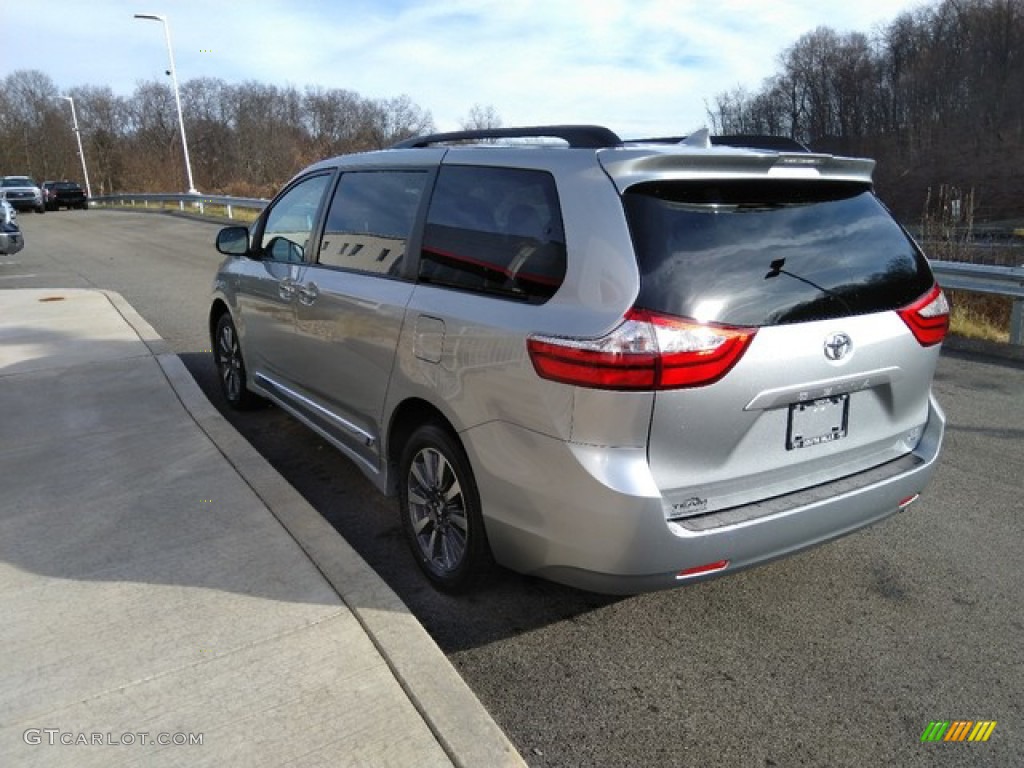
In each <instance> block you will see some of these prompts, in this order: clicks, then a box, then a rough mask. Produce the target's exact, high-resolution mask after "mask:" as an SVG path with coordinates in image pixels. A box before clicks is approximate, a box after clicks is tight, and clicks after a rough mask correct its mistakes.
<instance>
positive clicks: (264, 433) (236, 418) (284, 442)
mask: <svg viewBox="0 0 1024 768" xmlns="http://www.w3.org/2000/svg"><path fill="white" fill-rule="evenodd" d="M179 357H180V358H181V360H182V361H183V362H184V364H185V366H186V368H188V370H189V372H190V373H191V374H192V376H193V378H195V380H196V382H197V383H198V384H199V387H200V388H201V389H202V390H203V392H204V393H205V394H206V396H207V398H208V399H209V400H210V402H211V403H212V404H213V405H214V407H215V408H217V410H218V411H219V412H220V413H221V415H223V416H224V418H225V419H227V421H228V422H229V423H230V424H231V425H232V426H233V427H234V428H235V429H236V430H238V432H239V433H240V434H241V435H242V436H243V437H244V438H245V439H246V440H247V441H248V442H249V443H250V444H251V445H252V446H253V447H254V448H255V449H256V450H257V451H258V452H259V453H260V454H261V455H262V456H263V457H264V458H265V459H266V460H267V461H268V462H269V463H270V464H271V465H272V466H273V467H274V469H276V470H277V471H278V472H279V473H280V474H281V476H282V477H284V479H285V480H287V481H288V482H289V483H290V484H291V485H292V486H293V487H294V488H295V489H296V490H297V491H298V492H299V493H300V494H301V495H302V496H303V497H304V498H305V500H306V501H307V502H308V503H309V504H310V505H311V506H312V507H313V508H314V509H315V510H316V511H317V512H319V513H320V514H321V515H322V516H323V517H324V519H325V520H327V521H328V522H329V523H330V524H331V525H332V526H333V527H334V529H335V530H337V531H338V533H340V534H341V535H342V537H344V538H345V540H346V541H348V543H349V544H350V545H351V546H352V547H353V548H354V549H355V550H356V551H357V552H358V553H359V555H360V556H361V557H362V558H363V559H364V560H365V561H366V562H367V563H368V564H369V565H370V566H371V567H372V568H373V569H374V570H375V571H376V572H377V574H378V575H379V576H380V577H381V578H383V579H384V581H385V582H387V584H388V586H390V587H391V588H392V589H393V590H394V591H395V592H396V593H397V594H398V596H399V597H400V598H401V599H402V601H403V602H405V604H406V605H407V606H408V607H409V608H410V610H412V612H413V613H414V614H415V615H416V618H417V619H418V620H419V621H420V623H421V624H423V626H424V627H425V628H426V629H427V631H428V632H429V633H430V635H431V636H432V637H433V638H434V640H435V641H436V642H437V643H438V645H439V646H440V647H441V649H442V650H443V651H444V652H445V653H448V654H451V653H454V652H457V651H460V650H466V649H469V648H473V647H476V646H480V645H485V644H488V643H491V642H493V641H495V640H499V639H502V638H505V637H509V636H512V635H517V634H520V633H523V632H528V631H530V630H533V629H536V628H538V627H542V626H545V625H547V624H552V623H556V622H559V621H562V620H564V619H567V618H571V617H574V616H578V615H580V614H583V613H587V612H590V611H593V610H596V609H598V608H602V607H604V606H607V605H610V604H612V603H615V602H617V601H619V600H622V599H623V598H621V597H614V596H608V595H599V594H594V593H590V592H584V591H581V590H577V589H572V588H570V587H565V586H562V585H560V584H555V583H553V582H549V581H546V580H543V579H538V578H533V577H529V576H523V575H520V574H517V573H513V572H512V571H508V570H506V569H504V568H500V567H496V568H495V569H494V571H493V572H492V573H491V574H489V575H488V577H487V578H485V579H484V580H483V581H482V582H481V583H479V584H477V585H475V587H474V588H473V589H472V590H470V591H468V592H466V593H464V594H458V595H451V594H445V593H442V592H439V591H437V590H436V589H434V588H433V586H431V585H430V584H429V583H428V582H427V580H426V578H425V577H424V576H423V575H422V574H421V573H420V571H419V568H418V567H417V565H416V563H415V561H414V560H413V557H412V554H411V553H410V551H409V548H408V546H407V544H406V542H405V539H404V537H403V533H402V529H401V525H400V522H399V518H398V511H397V503H396V501H395V500H394V499H391V498H386V497H384V496H382V495H381V494H380V493H379V492H378V491H377V490H376V488H374V487H373V485H372V484H371V483H370V482H369V481H368V480H367V479H366V478H365V477H364V476H363V475H362V473H361V472H359V470H358V469H356V468H355V466H354V465H353V464H352V463H351V462H349V461H348V460H347V459H346V458H345V457H344V456H342V455H341V454H340V453H339V452H338V451H337V450H335V449H334V448H333V447H332V446H331V445H330V444H329V443H327V442H326V441H325V440H323V439H322V438H321V437H320V436H319V435H316V434H315V433H313V432H312V431H311V430H309V429H308V428H307V427H305V426H304V425H302V424H300V423H299V422H298V421H296V420H295V419H293V418H292V417H291V416H289V415H288V414H287V413H285V412H284V411H282V410H281V409H278V408H276V407H274V406H272V405H269V404H268V405H267V406H266V407H264V408H258V409H256V410H254V411H243V412H239V411H234V410H232V409H230V408H229V407H228V405H227V403H226V401H225V400H224V398H223V396H222V395H221V392H220V389H219V383H218V381H217V374H216V369H215V367H214V364H213V359H212V356H211V355H210V354H209V353H184V354H181V355H179Z"/></svg>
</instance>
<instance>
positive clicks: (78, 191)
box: [42, 181, 89, 211]
mask: <svg viewBox="0 0 1024 768" xmlns="http://www.w3.org/2000/svg"><path fill="white" fill-rule="evenodd" d="M42 190H43V205H44V206H45V207H46V210H48V211H56V210H57V209H59V208H69V209H70V208H81V209H82V210H83V211H84V210H88V208H89V198H88V197H86V194H85V190H84V189H82V187H81V185H80V184H78V182H75V181H44V182H43V187H42Z"/></svg>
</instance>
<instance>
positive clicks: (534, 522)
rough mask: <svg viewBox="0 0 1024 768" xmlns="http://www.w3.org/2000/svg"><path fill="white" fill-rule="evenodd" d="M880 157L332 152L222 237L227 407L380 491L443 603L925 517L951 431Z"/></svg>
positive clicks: (623, 584)
mask: <svg viewBox="0 0 1024 768" xmlns="http://www.w3.org/2000/svg"><path fill="white" fill-rule="evenodd" d="M517 142H518V143H517ZM873 168H874V162H873V161H871V160H864V159H854V158H845V157H835V156H832V155H821V154H812V153H810V152H809V151H807V149H806V148H805V147H803V146H802V145H799V144H797V143H795V142H791V141H788V140H785V141H782V142H779V141H775V140H773V141H770V142H769V141H766V140H765V139H764V137H750V136H734V137H728V136H726V137H712V136H709V135H708V133H707V131H701V132H698V133H697V134H695V135H692V136H690V137H686V138H685V139H683V140H682V141H680V140H679V139H678V138H677V139H674V140H669V139H645V140H643V141H632V142H631V141H623V140H622V139H620V138H619V137H618V136H616V135H615V134H614V133H613V132H612V131H610V130H608V129H607V128H603V127H600V126H547V127H538V128H508V129H494V130H482V131H466V132H459V133H451V134H439V135H434V136H427V137H420V138H417V139H411V140H409V141H406V142H402V143H400V144H398V145H396V146H395V147H392V148H391V149H386V150H382V151H377V152H369V153H365V154H357V155H348V156H341V157H335V158H333V159H328V160H324V161H322V162H319V163H316V164H315V165H312V166H310V167H309V168H307V169H305V170H304V171H302V172H301V173H299V174H298V175H297V176H296V177H295V178H294V179H293V180H292V181H291V182H290V183H289V184H288V185H287V186H286V187H285V188H284V189H283V190H282V191H281V193H280V194H279V195H278V196H277V197H276V198H275V199H274V200H273V201H271V203H270V204H269V205H268V206H267V208H266V209H265V210H264V212H263V213H262V214H261V216H260V218H259V219H258V220H257V222H256V223H255V224H254V225H253V227H252V229H251V230H247V229H245V228H244V227H228V228H226V229H223V230H221V232H220V233H219V235H218V237H217V248H218V250H219V251H220V252H221V253H223V254H225V255H226V256H227V258H226V259H225V260H224V261H223V263H222V264H221V266H220V269H219V271H218V272H217V275H216V278H215V280H214V286H213V296H212V302H211V306H210V311H209V314H208V317H207V322H208V327H209V330H210V335H211V340H212V346H213V353H214V358H215V363H216V366H217V369H218V373H219V378H220V382H221V387H222V390H223V393H224V396H225V398H226V399H227V401H228V403H229V404H231V405H232V406H233V407H236V408H245V407H247V406H249V405H251V404H252V403H253V402H254V400H256V399H257V397H262V398H268V399H270V400H272V401H273V402H274V403H276V404H277V405H279V406H280V407H282V408H284V409H285V410H287V411H288V412H290V413H291V414H292V415H293V416H295V417H296V418H297V419H299V420H300V421H302V422H303V423H305V424H306V425H307V426H309V427H311V428H312V429H313V430H315V431H316V432H318V433H319V434H320V435H322V436H323V437H324V438H325V439H326V440H328V441H329V442H330V443H332V444H333V445H334V446H336V447H337V448H338V449H339V450H340V451H341V452H343V453H344V454H345V455H346V456H348V457H349V458H350V459H351V460H352V461H353V462H354V464H355V465H356V466H357V467H358V468H359V469H360V470H361V471H362V472H363V473H364V474H365V475H366V476H367V477H368V478H369V479H370V480H371V481H372V482H373V484H374V485H375V486H376V487H377V488H378V489H379V490H380V491H382V492H384V493H387V494H391V495H394V496H397V498H398V507H399V514H400V519H401V524H402V528H403V530H404V532H405V536H406V539H407V541H408V543H409V546H410V549H411V551H412V553H413V556H414V558H415V560H416V562H417V563H418V564H419V566H420V567H421V569H422V570H423V572H424V574H425V575H426V576H427V578H428V579H429V580H430V581H431V582H433V583H434V584H435V585H436V586H438V587H439V588H442V589H461V588H464V587H466V586H468V585H469V584H471V583H472V582H473V581H474V580H475V578H476V576H477V575H478V574H480V573H483V572H485V571H486V570H487V569H488V566H489V565H490V563H491V562H492V558H493V560H495V561H497V562H498V563H499V564H502V565H504V566H507V567H509V568H512V569H514V570H517V571H520V572H522V573H527V574H533V575H537V576H541V577H544V578H548V579H552V580H555V581H559V582H563V583H566V584H570V585H572V586H576V587H581V588H584V589H590V590H594V591H600V592H612V593H635V592H641V591H646V590H656V589H664V588H671V587H675V586H677V585H680V584H685V583H689V582H692V581H696V580H700V579H705V578H710V577H712V576H715V575H719V574H725V573H732V572H735V571H737V570H740V569H742V568H746V567H749V566H753V565H757V564H760V563H765V562H768V561H771V560H773V559H776V558H779V557H782V556H785V555H789V554H791V553H793V552H796V551H799V550H801V549H804V548H807V547H810V546H814V545H817V544H821V543H823V542H825V541H828V540H830V539H834V538H837V537H839V536H843V535H845V534H848V533H850V532H852V531H854V530H856V529H858V528H861V527H863V526H866V525H869V524H871V523H875V522H877V521H879V520H881V519H883V518H885V517H887V516H889V515H892V514H894V513H896V512H898V511H900V510H902V509H904V508H906V507H907V506H909V505H910V504H911V503H912V502H914V501H915V500H916V499H917V497H918V495H919V494H920V493H921V492H922V490H923V489H924V487H925V485H926V484H927V482H928V480H929V478H930V477H931V476H932V474H933V472H934V470H935V467H936V463H937V460H938V456H939V451H940V445H941V442H942V436H943V431H944V425H945V419H944V417H943V414H942V411H941V409H940V408H939V406H938V405H937V403H936V402H935V399H934V397H933V396H932V392H931V387H932V379H933V374H934V371H935V366H936V363H937V361H938V357H939V346H940V342H941V341H942V340H943V338H944V336H945V334H946V330H947V327H948V321H949V305H948V304H947V302H946V298H945V296H944V295H943V293H942V291H941V290H940V289H939V286H938V285H937V284H936V282H935V278H934V277H933V275H932V272H931V270H930V268H929V266H928V261H927V259H926V258H925V256H924V254H923V253H922V252H921V250H920V248H919V247H918V246H917V244H916V243H915V242H914V241H913V240H912V239H911V237H910V236H909V235H908V234H907V233H906V232H905V231H904V230H903V228H901V227H900V225H899V224H898V223H897V222H896V221H895V220H894V219H893V218H892V216H891V215H890V214H889V212H888V210H887V209H886V207H885V206H884V205H883V204H882V203H881V202H880V200H879V199H878V198H877V197H876V196H875V193H874V191H873V186H872V180H871V177H872V170H873Z"/></svg>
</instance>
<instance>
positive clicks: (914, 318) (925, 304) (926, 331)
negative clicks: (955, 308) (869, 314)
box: [898, 284, 949, 347]
mask: <svg viewBox="0 0 1024 768" xmlns="http://www.w3.org/2000/svg"><path fill="white" fill-rule="evenodd" d="M898 312H899V315H900V317H902V318H903V322H905V323H906V324H907V327H908V328H910V330H911V332H912V333H913V334H914V338H916V339H917V341H918V343H919V344H920V345H921V346H922V347H931V346H933V345H935V344H938V343H939V342H940V341H942V340H943V339H944V338H946V332H947V331H948V330H949V302H948V301H946V294H944V293H943V292H942V289H941V288H939V286H938V285H937V284H936V285H935V286H934V287H933V288H932V289H931V290H930V291H928V293H926V294H925V295H924V296H922V297H921V298H920V299H918V300H917V301H915V302H914V303H913V304H911V305H909V306H906V307H904V308H903V309H900V310H898Z"/></svg>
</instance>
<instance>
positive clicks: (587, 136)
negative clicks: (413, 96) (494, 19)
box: [391, 125, 622, 149]
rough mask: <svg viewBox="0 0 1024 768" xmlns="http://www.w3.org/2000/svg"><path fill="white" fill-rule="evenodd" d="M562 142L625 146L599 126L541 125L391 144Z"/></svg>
mask: <svg viewBox="0 0 1024 768" xmlns="http://www.w3.org/2000/svg"><path fill="white" fill-rule="evenodd" d="M543 138H555V139H562V140H563V141H565V142H566V143H568V145H569V146H570V147H572V148H573V149H602V148H605V147H618V146H621V145H622V139H620V138H619V137H618V136H617V135H616V134H615V133H614V132H612V131H610V130H609V129H607V128H605V127H603V126H600V125H538V126H533V127H530V128H484V129H480V130H474V131H455V132H453V133H434V134H431V135H429V136H414V137H413V138H411V139H406V140H405V141H400V142H398V143H397V144H394V145H392V147H391V149H421V148H423V147H429V146H430V145H431V144H445V143H452V142H458V141H475V140H479V139H543Z"/></svg>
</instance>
